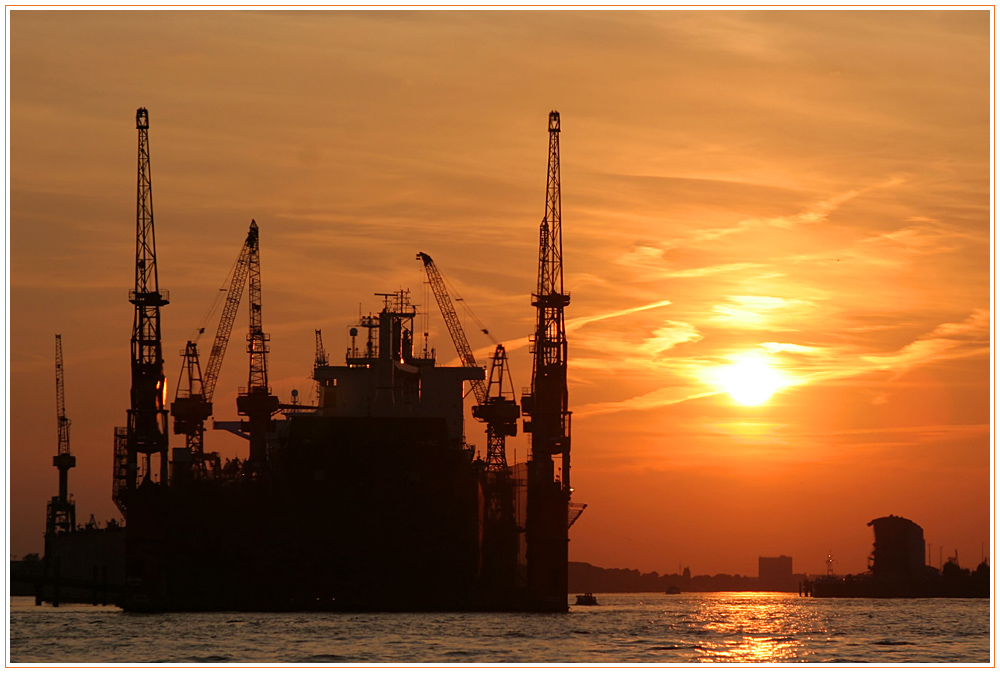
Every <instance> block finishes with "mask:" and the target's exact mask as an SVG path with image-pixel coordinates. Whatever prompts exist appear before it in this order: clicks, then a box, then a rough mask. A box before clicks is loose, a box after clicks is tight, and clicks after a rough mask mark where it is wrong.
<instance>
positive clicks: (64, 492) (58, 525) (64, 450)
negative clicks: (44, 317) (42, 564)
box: [45, 334, 76, 535]
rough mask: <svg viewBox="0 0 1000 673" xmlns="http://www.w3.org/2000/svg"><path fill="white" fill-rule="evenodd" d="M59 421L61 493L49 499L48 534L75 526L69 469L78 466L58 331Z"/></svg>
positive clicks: (54, 463)
mask: <svg viewBox="0 0 1000 673" xmlns="http://www.w3.org/2000/svg"><path fill="white" fill-rule="evenodd" d="M56 425H57V428H58V437H59V444H58V449H57V450H56V455H55V456H53V457H52V466H53V467H56V468H58V469H59V495H57V496H56V497H54V498H52V500H51V501H49V506H48V512H47V516H46V526H45V532H46V534H47V535H52V534H56V533H68V532H70V531H72V530H73V529H75V528H76V505H75V504H74V503H73V502H72V501H71V500H70V499H69V470H70V468H72V467H76V458H75V457H74V456H73V455H72V454H71V453H70V450H69V425H70V420H69V419H68V418H66V391H65V381H64V378H63V349H62V335H59V334H57V335H56Z"/></svg>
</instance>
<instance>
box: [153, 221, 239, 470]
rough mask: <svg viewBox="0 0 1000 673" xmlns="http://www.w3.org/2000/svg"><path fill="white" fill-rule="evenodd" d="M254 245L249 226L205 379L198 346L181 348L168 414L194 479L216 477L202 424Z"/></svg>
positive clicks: (215, 456) (216, 463)
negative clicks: (183, 443)
mask: <svg viewBox="0 0 1000 673" xmlns="http://www.w3.org/2000/svg"><path fill="white" fill-rule="evenodd" d="M256 245H257V225H256V223H251V225H250V231H249V233H248V234H247V238H246V241H245V242H244V243H243V248H242V249H241V250H240V256H239V257H238V258H237V260H236V265H235V266H234V267H233V272H232V280H231V282H230V284H229V289H228V293H227V294H226V303H225V305H224V306H223V309H222V316H221V318H220V319H219V327H218V330H217V331H216V334H215V342H214V343H213V344H212V351H211V354H210V355H209V357H208V364H207V365H206V367H205V372H204V377H203V376H202V371H201V363H200V361H199V354H198V344H197V342H195V341H188V342H187V344H186V345H185V347H184V353H183V357H184V364H183V366H182V369H181V378H180V381H179V383H178V385H177V393H176V397H175V398H174V403H173V404H172V405H171V406H170V413H171V415H172V416H173V417H174V432H175V433H177V434H182V435H185V437H186V446H187V450H188V454H189V455H190V458H191V472H192V474H193V475H194V476H196V477H205V476H208V475H209V474H210V472H209V469H208V467H209V466H211V468H212V471H211V474H213V475H214V474H217V473H218V470H219V462H220V461H219V456H218V454H217V453H214V452H213V453H208V454H206V453H205V439H204V438H205V421H206V420H207V419H208V418H209V416H211V415H212V397H213V395H214V394H215V385H216V383H218V381H219V372H220V371H221V370H222V360H223V358H225V356H226V348H227V346H228V345H229V336H230V334H231V333H232V330H233V323H234V322H235V320H236V313H237V311H238V310H239V308H240V300H241V299H242V297H243V289H244V288H245V287H246V284H247V274H248V273H249V270H250V251H251V249H253V248H254V247H256Z"/></svg>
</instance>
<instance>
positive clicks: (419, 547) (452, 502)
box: [36, 108, 584, 612]
mask: <svg viewBox="0 0 1000 673" xmlns="http://www.w3.org/2000/svg"><path fill="white" fill-rule="evenodd" d="M136 127H137V130H138V134H139V151H138V157H139V160H138V192H137V208H136V259H135V287H134V289H133V290H132V292H130V295H129V301H130V302H131V303H132V305H133V306H134V321H133V332H132V342H131V343H132V347H131V373H132V385H131V406H130V408H129V409H128V410H127V412H126V424H125V425H124V426H122V427H119V428H116V429H115V433H114V475H113V489H112V498H113V500H114V502H115V503H116V504H117V506H118V508H119V509H120V511H121V513H122V516H123V519H124V521H125V524H124V525H123V526H122V525H109V526H107V527H105V528H102V527H99V526H93V527H89V530H88V529H86V528H87V527H83V528H81V527H78V526H76V525H75V510H74V506H73V503H71V502H70V501H69V499H68V497H67V495H66V485H65V484H66V472H67V471H68V469H69V468H70V467H72V466H73V465H74V464H75V463H74V459H73V458H72V456H71V455H70V453H69V448H68V421H65V411H64V409H63V407H62V406H60V407H59V410H58V414H59V419H60V425H59V427H60V449H59V452H58V454H57V456H56V459H55V461H54V464H55V466H56V467H58V468H59V476H60V490H59V496H57V497H55V498H53V500H52V502H51V503H50V506H49V525H48V527H47V530H46V537H45V539H46V547H45V559H44V564H43V566H44V571H43V575H42V577H40V578H39V579H38V584H37V587H38V590H37V592H36V596H37V600H38V601H39V602H40V601H42V600H46V601H51V602H55V603H58V596H59V595H60V591H62V592H63V595H66V591H67V590H68V589H69V587H70V586H72V587H74V588H75V590H79V591H83V592H89V594H87V595H89V596H92V597H93V600H94V601H97V600H99V598H98V597H100V600H102V601H105V602H106V601H108V600H112V601H113V602H115V603H116V604H118V605H120V606H121V607H122V608H124V609H125V610H129V611H191V610H246V611H250V610H253V611H257V610H358V611H362V610H363V611H380V610H393V611H423V610H525V611H546V612H559V611H565V610H567V566H568V544H569V528H570V526H571V525H572V523H573V522H574V521H575V519H576V517H577V516H579V514H580V512H582V509H583V507H584V505H578V504H574V503H571V502H570V494H571V492H572V489H571V488H570V411H569V408H568V391H567V379H566V368H567V341H566V329H565V317H564V309H565V308H566V307H567V306H568V305H569V301H570V297H569V294H568V293H567V292H566V291H565V289H564V287H563V271H562V226H561V219H562V218H561V195H560V175H559V133H560V119H559V113H558V112H552V113H551V114H550V115H549V125H548V131H549V133H548V138H549V143H548V146H549V147H548V149H549V151H548V162H547V178H546V203H545V215H544V217H543V218H542V222H541V226H540V228H539V255H538V282H537V285H536V288H535V292H533V293H532V296H531V306H532V307H533V310H534V313H535V317H536V326H535V331H534V335H533V336H532V337H531V341H532V349H531V350H532V355H533V364H532V379H531V386H530V388H529V389H527V390H525V391H524V393H523V395H522V397H521V399H520V404H518V402H517V401H516V400H515V395H514V392H513V390H512V386H510V384H509V378H510V377H509V373H508V371H507V362H506V352H505V350H504V348H503V346H502V345H498V346H497V347H496V351H495V353H494V355H493V357H492V359H491V360H490V362H489V367H488V368H486V367H483V366H481V365H480V364H479V363H477V362H476V361H475V358H474V357H473V355H472V349H471V348H470V347H469V344H468V341H467V340H466V338H465V334H464V331H463V330H462V326H461V323H460V322H459V321H458V318H457V315H456V314H455V310H454V307H453V306H452V303H451V299H450V297H449V295H448V293H447V290H446V287H445V284H444V282H443V279H442V277H441V274H440V271H439V270H438V269H437V266H436V265H435V263H434V261H433V259H431V257H430V255H428V254H426V253H422V252H421V253H419V254H418V256H417V257H418V259H419V260H421V261H422V262H423V264H424V267H425V270H426V273H427V277H428V282H429V283H430V286H431V288H432V290H433V291H434V295H435V299H436V300H437V304H438V308H439V309H440V311H441V314H442V316H443V317H444V321H445V324H446V326H447V327H448V331H449V335H450V336H451V338H452V341H453V343H454V345H455V348H456V350H457V351H458V353H459V356H460V360H461V366H457V367H444V366H440V365H439V364H438V363H437V362H436V359H435V354H434V351H432V350H429V349H428V347H427V344H426V341H425V342H424V343H423V345H422V347H421V345H420V341H419V339H418V338H417V335H416V333H415V331H414V324H413V323H414V318H415V317H416V316H417V312H416V308H415V307H414V305H413V304H412V303H411V302H410V299H409V294H408V292H407V291H402V290H400V291H397V292H389V293H381V294H378V297H379V300H378V301H379V303H380V304H381V306H380V307H379V308H378V309H377V310H376V311H374V312H372V313H369V314H368V315H366V316H363V317H362V318H361V319H360V321H359V324H358V325H356V326H355V327H354V328H352V329H351V331H350V339H351V342H350V345H349V346H348V349H347V352H346V356H345V358H344V361H343V363H342V364H334V363H331V362H330V360H329V358H328V357H327V354H326V352H325V350H324V349H323V344H322V335H321V333H320V331H319V330H316V345H317V348H316V355H315V361H314V378H315V381H316V386H317V392H318V402H317V404H316V405H315V406H306V405H302V404H299V403H298V401H297V399H293V400H291V401H290V402H284V403H283V402H282V401H280V400H279V399H278V397H277V396H275V395H274V394H272V391H271V389H270V386H269V385H268V370H267V354H268V351H269V343H268V342H269V338H268V335H267V334H266V332H265V331H264V329H263V310H262V306H263V301H262V292H261V288H262V283H261V264H260V230H259V228H258V226H257V223H256V222H251V225H250V229H249V232H248V234H247V237H246V239H245V241H244V243H243V246H242V248H241V249H240V252H239V255H238V256H237V261H236V264H235V265H234V271H233V273H232V276H231V277H230V279H229V280H228V282H229V287H228V294H227V298H226V301H225V304H224V305H223V308H222V313H221V317H220V319H219V324H218V328H217V330H216V333H215V340H214V342H213V343H212V346H211V350H210V353H209V357H208V361H207V363H206V365H205V367H204V368H203V367H202V365H201V353H200V351H199V345H198V343H197V342H196V341H191V342H188V343H187V345H186V347H185V349H184V351H183V353H182V354H181V356H182V375H181V380H180V381H179V382H178V384H177V386H176V388H175V389H176V391H177V392H176V396H175V398H174V400H173V402H172V403H171V404H169V407H168V403H167V400H166V399H165V390H166V385H165V382H166V378H165V376H164V358H163V349H162V343H161V338H160V320H161V309H163V307H165V306H167V305H168V302H169V295H168V294H167V292H166V291H164V290H162V289H161V288H160V286H159V272H158V268H157V263H156V249H155V234H154V223H153V201H152V178H151V172H150V154H149V137H148V133H149V116H148V112H147V110H146V109H145V108H140V109H139V110H138V112H137V115H136ZM244 294H248V295H249V302H248V304H249V311H248V313H249V316H250V318H249V330H248V332H247V354H248V356H249V376H248V379H247V386H246V388H241V389H240V391H239V394H238V397H237V409H238V411H239V414H240V415H241V416H242V417H243V419H242V420H241V421H240V422H239V423H238V424H233V423H228V424H227V423H221V422H217V423H216V427H225V428H226V429H229V430H232V431H234V432H236V433H237V434H240V435H241V436H242V437H244V438H245V439H246V440H247V442H248V452H247V456H246V458H245V460H242V461H241V460H239V459H235V460H232V459H227V460H225V461H223V459H222V458H221V457H220V456H219V454H218V453H217V452H213V451H211V450H210V447H209V446H206V442H205V435H206V432H205V431H206V428H207V423H208V422H209V419H210V418H211V417H212V415H213V414H212V399H213V395H214V392H215V386H216V382H217V380H218V376H219V371H220V368H221V366H222V361H223V358H224V357H225V353H226V350H227V346H228V343H229V341H230V336H231V333H232V330H233V327H234V324H235V319H236V316H237V310H238V308H239V306H240V305H241V303H242V300H243V295H244ZM526 303H527V302H526ZM202 331H204V329H202ZM57 347H60V348H61V345H60V344H59V343H58V342H57ZM59 357H60V362H59V363H58V367H57V381H61V379H60V378H59V377H60V376H61V366H62V365H61V350H60V351H59ZM231 359H232V358H231ZM467 386H469V387H471V390H472V392H474V393H475V401H476V404H475V406H474V407H473V409H472V412H473V416H474V417H475V418H476V419H477V420H479V421H482V422H483V423H484V424H485V429H486V437H487V451H486V455H485V457H483V456H476V455H475V451H474V449H472V448H470V447H469V445H467V444H466V441H465V438H466V428H465V427H464V417H465V414H464V409H463V400H464V398H465V394H464V393H465V390H466V387H467ZM60 392H61V389H60ZM59 404H60V405H62V399H61V398H59ZM64 421H65V422H64ZM234 425H235V426H236V427H234ZM64 426H65V427H64ZM519 426H520V428H521V430H522V431H524V432H527V433H530V435H531V453H530V457H529V459H528V461H527V462H526V463H525V464H519V465H509V464H508V462H507V457H506V450H505V441H506V438H507V437H511V436H514V435H516V434H517V431H518V427H519ZM171 428H172V429H173V432H174V435H175V438H177V439H175V442H174V446H173V448H170V443H171V440H170V434H169V431H170V429H171ZM64 429H65V436H66V440H65V442H64V441H63V436H64V434H63V431H64ZM88 535H89V537H87V536H88ZM71 578H72V579H71ZM109 596H110V597H111V598H110V599H109V598H108V597H109ZM53 597H54V598H53Z"/></svg>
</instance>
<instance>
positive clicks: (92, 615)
mask: <svg viewBox="0 0 1000 673" xmlns="http://www.w3.org/2000/svg"><path fill="white" fill-rule="evenodd" d="M598 600H599V601H600V605H597V606H592V607H582V606H581V607H577V606H574V607H573V608H572V609H571V611H570V613H569V614H561V615H534V614H520V613H518V614H496V613H486V614H483V613H472V614H466V613H431V614H330V613H308V614H307V613H292V614H287V613H279V614H271V613H268V614H260V613H246V614H240V613H200V614H166V615H132V614H124V613H122V612H121V611H119V610H118V609H116V608H110V607H94V606H89V605H63V606H62V607H59V608H52V607H49V606H42V607H35V605H34V600H33V599H31V598H22V597H15V598H13V599H11V606H10V610H11V612H10V661H11V662H13V663H27V662H51V663H82V662H125V663H130V662H189V663H190V662H203V663H208V662H218V663H225V662H232V663H241V662H283V663H326V662H333V663H373V662H384V663H416V662H458V663H482V662H495V663H501V662H522V663H531V662H537V663H557V662H567V663H568V662H594V663H655V662H663V663H693V662H709V663H712V662H714V663H733V662H772V663H773V662H785V663H796V662H798V663H802V662H876V663H888V662H907V663H923V662H927V663H958V662H967V663H972V662H982V663H986V662H992V658H991V650H990V648H991V634H990V601H989V600H988V599H932V598H924V599H860V598H858V599H850V598H841V599H819V598H803V597H799V596H796V595H794V594H781V593H708V594H698V593H694V594H681V595H669V596H668V595H660V594H600V595H598Z"/></svg>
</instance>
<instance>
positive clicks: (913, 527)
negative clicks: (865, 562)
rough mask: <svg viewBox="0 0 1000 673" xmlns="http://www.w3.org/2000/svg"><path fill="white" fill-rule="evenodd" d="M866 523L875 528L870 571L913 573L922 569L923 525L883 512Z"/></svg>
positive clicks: (902, 575)
mask: <svg viewBox="0 0 1000 673" xmlns="http://www.w3.org/2000/svg"><path fill="white" fill-rule="evenodd" d="M868 525H869V526H871V527H872V528H873V529H874V530H875V547H874V549H873V550H872V565H871V571H872V575H874V576H875V577H886V578H889V577H898V578H909V577H917V576H919V575H920V574H921V573H923V571H924V549H925V547H924V529H923V528H921V527H920V526H918V525H917V524H915V523H913V522H912V521H910V520H909V519H904V518H903V517H901V516H893V515H891V514H890V515H889V516H883V517H882V518H880V519H873V520H872V521H869V522H868Z"/></svg>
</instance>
